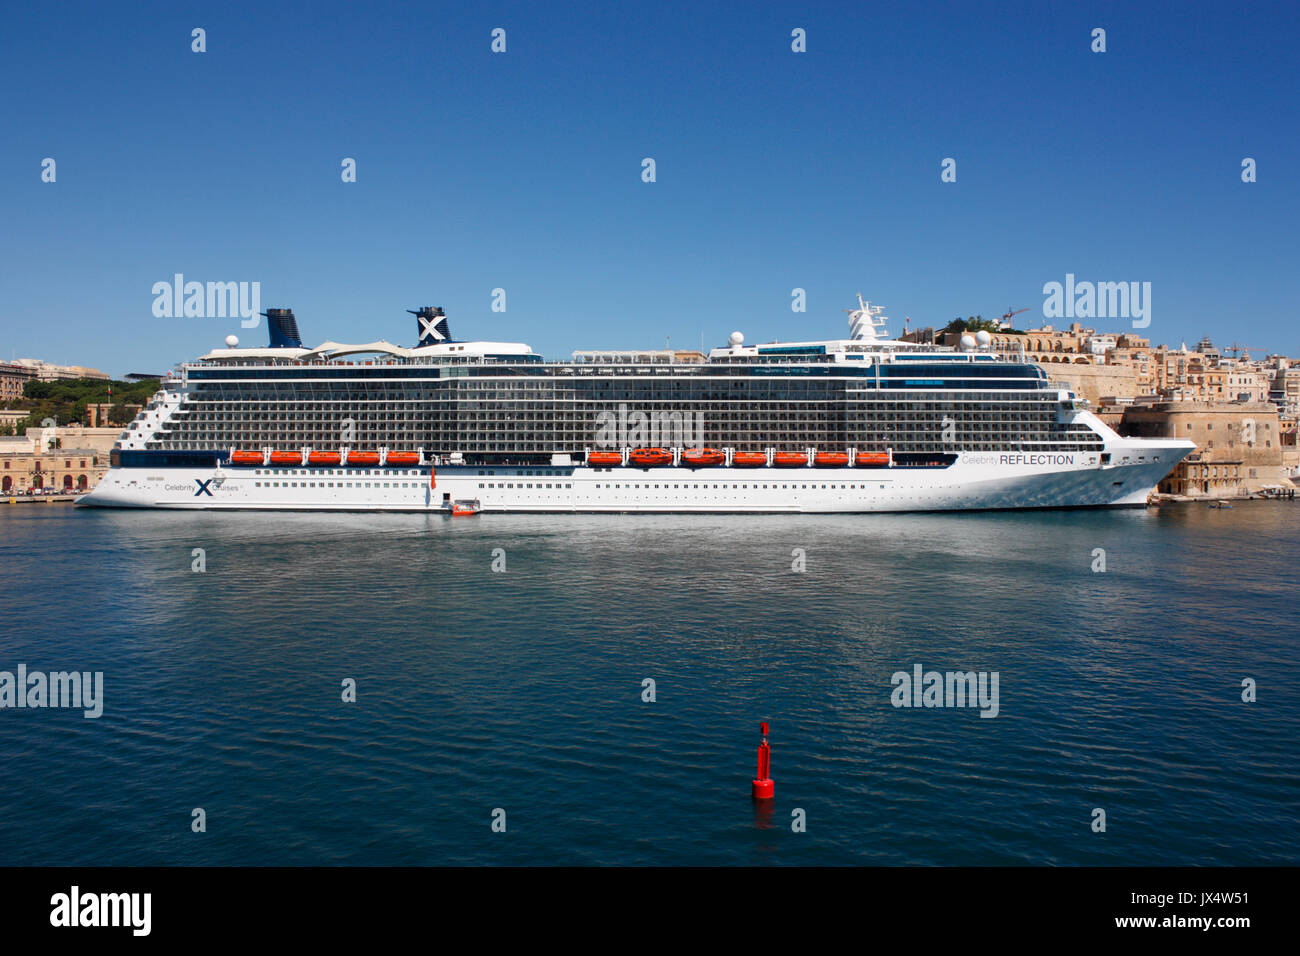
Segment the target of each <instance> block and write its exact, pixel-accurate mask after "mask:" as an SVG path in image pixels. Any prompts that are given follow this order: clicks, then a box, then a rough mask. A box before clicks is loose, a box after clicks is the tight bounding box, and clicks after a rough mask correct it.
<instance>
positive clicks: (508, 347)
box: [178, 295, 1023, 374]
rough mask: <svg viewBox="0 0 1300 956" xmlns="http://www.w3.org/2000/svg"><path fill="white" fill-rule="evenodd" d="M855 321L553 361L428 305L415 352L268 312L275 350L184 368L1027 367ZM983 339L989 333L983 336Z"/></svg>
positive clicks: (859, 315)
mask: <svg viewBox="0 0 1300 956" xmlns="http://www.w3.org/2000/svg"><path fill="white" fill-rule="evenodd" d="M845 311H846V312H848V314H849V331H850V337H849V338H846V339H822V340H815V341H803V342H777V341H773V342H765V343H761V344H757V345H746V344H745V343H744V336H743V335H742V334H741V333H740V332H733V333H731V335H730V337H729V339H728V343H727V344H726V345H725V346H722V347H720V348H714V349H711V350H710V351H709V352H708V353H707V354H705V353H704V352H702V351H695V350H683V349H678V350H673V349H669V348H663V349H603V350H579V351H575V352H574V353H573V354H572V358H571V359H570V360H568V361H552V362H548V361H546V360H545V359H544V358H543V357H542V356H541V355H539V354H537V353H535V352H534V351H533V350H532V348H531V347H530V346H528V345H526V344H524V343H522V342H491V341H471V342H461V341H455V340H453V339H452V338H451V332H450V329H449V327H448V325H447V319H446V315H445V313H444V312H443V311H442V309H440V308H435V307H432V306H426V307H424V308H423V309H421V310H419V311H418V312H413V313H412V314H414V315H416V316H417V317H418V320H419V332H420V341H419V344H418V345H416V346H413V347H405V346H401V345H395V344H393V343H392V342H388V341H386V340H383V339H380V340H376V341H373V342H364V343H358V344H347V343H342V342H334V341H327V342H323V343H321V344H320V345H318V346H316V347H315V348H307V347H305V346H303V345H302V342H301V340H300V339H299V338H298V334H297V323H296V320H295V319H294V317H293V313H292V310H288V309H271V310H268V318H269V319H270V320H271V322H270V327H271V343H270V344H269V345H268V346H265V347H261V348H257V347H254V348H249V347H241V346H240V345H239V342H238V339H236V338H235V336H233V335H232V336H228V337H227V339H226V347H225V348H216V349H213V350H211V351H210V352H208V353H206V354H204V355H201V356H199V357H198V358H197V359H195V360H194V361H192V362H189V363H185V364H184V365H182V366H178V371H179V372H181V373H182V374H183V373H184V370H186V369H204V368H207V369H211V368H213V367H214V366H215V367H224V368H230V367H256V368H268V367H275V368H282V369H283V368H287V367H294V368H303V367H309V368H311V367H314V368H322V367H329V368H333V369H362V368H367V367H371V368H372V367H374V366H401V367H406V368H410V367H423V368H429V367H440V366H463V365H528V366H530V367H537V366H545V367H551V368H556V369H559V368H574V369H577V370H578V371H579V372H580V373H582V372H587V373H590V372H613V371H614V370H615V369H628V370H635V369H637V368H639V367H646V366H649V367H651V368H652V369H653V371H654V372H656V373H664V372H667V371H669V370H670V369H671V370H673V371H676V372H680V373H689V372H697V373H698V372H702V371H705V370H707V369H709V368H715V369H718V368H731V369H734V368H736V367H737V366H760V365H761V366H769V367H770V366H773V365H777V366H780V365H817V366H823V367H825V366H839V367H843V368H845V369H851V368H852V367H853V366H858V367H860V368H865V367H869V366H871V365H893V364H906V363H909V362H917V361H925V362H936V363H945V364H947V363H951V364H952V365H954V366H955V365H957V364H958V363H976V362H978V363H986V362H1012V363H1017V364H1023V361H1022V360H1018V359H1016V358H1013V357H1010V356H1001V355H998V354H996V353H994V352H992V351H991V350H989V348H988V347H987V346H988V343H987V342H980V341H978V340H977V337H971V336H966V337H963V340H962V346H961V348H958V349H953V348H950V347H947V346H940V345H932V344H924V343H919V342H906V341H899V340H894V339H889V338H887V337H886V335H885V329H884V326H885V321H886V320H885V318H884V317H883V316H882V315H881V312H882V311H883V310H882V309H881V307H880V306H872V305H870V304H869V303H868V302H866V301H865V300H863V298H862V296H861V295H859V296H858V308H857V309H851V310H849V309H846V310H845ZM979 334H980V335H983V334H984V333H979Z"/></svg>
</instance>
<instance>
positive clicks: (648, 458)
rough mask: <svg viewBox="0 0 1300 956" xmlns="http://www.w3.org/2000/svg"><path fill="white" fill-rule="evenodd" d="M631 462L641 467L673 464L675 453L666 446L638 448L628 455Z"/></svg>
mask: <svg viewBox="0 0 1300 956" xmlns="http://www.w3.org/2000/svg"><path fill="white" fill-rule="evenodd" d="M627 460H628V462H629V463H631V464H633V465H637V466H638V467H641V468H653V467H655V466H658V465H671V464H672V461H673V453H672V452H670V451H669V450H668V449H666V448H637V449H636V450H634V451H633V452H632V453H631V454H630V455H628V456H627Z"/></svg>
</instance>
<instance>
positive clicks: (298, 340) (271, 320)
mask: <svg viewBox="0 0 1300 956" xmlns="http://www.w3.org/2000/svg"><path fill="white" fill-rule="evenodd" d="M262 314H263V315H264V316H266V328H267V330H268V331H269V332H270V334H271V348H273V349H300V348H302V336H300V335H299V334H298V320H297V319H295V318H294V317H293V309H267V310H266V311H265V312H263V313H262Z"/></svg>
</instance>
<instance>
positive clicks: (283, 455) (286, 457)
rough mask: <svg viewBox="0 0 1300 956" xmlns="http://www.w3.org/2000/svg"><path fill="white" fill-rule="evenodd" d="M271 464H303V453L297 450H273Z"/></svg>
mask: <svg viewBox="0 0 1300 956" xmlns="http://www.w3.org/2000/svg"><path fill="white" fill-rule="evenodd" d="M271 464H273V465H301V464H302V453H301V452H296V451H273V452H271Z"/></svg>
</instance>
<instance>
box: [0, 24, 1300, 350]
mask: <svg viewBox="0 0 1300 956" xmlns="http://www.w3.org/2000/svg"><path fill="white" fill-rule="evenodd" d="M1298 22H1300V18H1297V16H1296V12H1295V6H1294V5H1293V4H1291V5H1277V6H1273V5H1269V4H1263V3H1260V4H1250V5H1246V6H1244V7H1243V6H1241V5H1236V4H1228V3H1222V4H1203V3H1167V4H1128V3H1114V4H1090V3H1070V4H1066V3H1027V4H1017V3H987V4H984V3H973V2H966V3H930V4H927V3H874V2H873V3H870V4H857V3H852V4H851V3H844V4H816V3H747V4H739V3H734V4H709V3H681V4H673V3H659V2H656V3H653V4H637V5H632V4H601V5H599V6H596V5H590V6H586V5H582V6H579V5H573V6H568V5H558V4H557V5H550V4H541V3H520V4H501V3H496V4H493V3H488V4H484V5H477V4H460V3H458V4H445V5H444V4H435V3H428V2H422V3H401V4H383V3H378V4H362V3H329V2H322V3H303V4H274V3H268V4H265V5H263V4H242V3H240V4H235V3H221V4H186V3H170V4H146V3H138V4H116V5H106V4H89V3H86V4H79V3H66V4H52V3H51V4H12V5H10V6H9V7H8V8H7V10H6V14H5V26H4V35H3V38H2V39H0V77H2V78H3V90H4V92H3V94H0V128H2V129H3V130H4V138H3V146H2V147H0V219H2V221H3V230H2V231H0V263H2V265H0V319H2V321H3V331H4V335H3V337H0V357H2V358H6V359H7V358H9V357H11V356H20V357H22V356H31V357H38V358H45V359H48V360H51V361H60V362H69V363H76V364H85V365H93V366H98V367H100V368H102V369H104V370H105V371H109V372H112V373H115V374H122V373H126V372H131V371H161V370H165V369H166V368H169V367H170V366H171V365H172V364H174V363H176V362H178V361H182V360H185V359H187V358H191V357H193V356H195V355H198V354H200V353H202V352H204V351H206V350H207V349H208V348H210V347H212V346H214V345H217V344H219V343H220V341H221V339H222V338H224V336H226V335H227V334H229V333H231V332H234V333H236V334H239V335H240V336H241V338H242V340H243V342H244V343H245V344H263V342H264V341H265V328H264V325H263V326H262V327H259V328H257V329H250V330H244V329H240V328H239V322H238V320H237V319H236V320H230V319H217V318H202V319H200V318H189V319H185V318H163V319H159V318H155V317H154V316H153V314H152V311H151V307H152V304H153V295H152V293H151V287H152V285H153V283H155V282H158V281H168V280H170V278H171V276H172V275H173V274H174V273H177V272H180V273H183V274H184V275H185V276H186V278H187V279H191V280H198V281H257V282H260V283H261V290H262V306H263V307H264V308H265V307H267V306H288V307H292V308H293V309H294V310H295V312H296V314H297V317H298V321H299V325H300V327H301V328H302V331H303V336H304V338H305V339H306V340H307V341H308V342H309V343H315V342H318V341H323V340H325V339H331V338H332V339H336V340H340V341H369V340H371V339H374V338H386V339H389V340H390V341H394V342H397V343H399V344H408V345H409V344H414V331H415V328H414V327H415V321H414V319H413V318H412V317H411V316H409V315H407V314H406V313H405V312H404V311H403V310H405V309H407V308H415V307H417V306H419V305H424V304H434V305H442V306H444V307H445V308H446V309H447V312H448V315H449V316H450V318H451V324H452V329H453V332H454V333H455V334H456V336H457V337H458V338H462V339H464V338H489V339H496V340H506V341H525V342H528V343H529V344H531V345H532V346H533V347H534V349H537V350H538V351H541V352H542V353H544V354H546V355H548V356H551V357H566V356H567V355H568V353H569V352H570V351H571V350H572V349H575V348H614V347H661V346H662V345H663V344H664V342H665V339H666V337H667V338H670V340H671V342H672V344H673V345H674V346H679V347H698V345H699V344H700V339H701V335H703V338H704V342H705V345H706V346H711V345H717V344H722V342H723V341H724V340H725V338H726V335H727V334H728V333H729V332H730V331H731V330H732V329H741V330H742V331H743V332H744V333H745V335H746V338H747V340H749V341H751V342H753V341H766V340H770V339H774V338H777V339H783V340H791V339H798V338H810V337H839V336H841V335H842V334H844V333H845V331H846V329H847V325H846V324H845V321H846V317H845V315H844V313H843V312H842V311H841V309H843V308H847V307H848V306H849V305H851V304H852V303H853V300H854V295H855V293H856V292H858V291H859V290H861V291H862V292H863V293H864V294H865V295H866V296H867V297H868V298H870V299H871V300H872V301H873V302H878V303H880V304H883V305H884V306H886V308H887V310H888V315H889V316H890V318H891V320H892V324H891V326H890V329H891V331H892V332H899V331H901V330H902V323H903V317H904V316H905V315H907V316H910V317H911V319H912V325H913V327H915V326H919V325H925V324H943V323H946V322H947V321H949V320H950V319H952V318H953V317H955V316H958V315H961V316H966V315H971V314H976V313H981V314H983V315H985V316H991V315H997V314H1000V313H1001V312H1002V311H1004V310H1005V309H1007V308H1008V307H1015V308H1025V307H1028V308H1030V309H1031V312H1029V313H1027V314H1026V315H1023V316H1020V317H1019V321H1020V322H1021V323H1022V325H1023V323H1024V320H1026V319H1029V320H1030V322H1031V324H1032V323H1041V322H1043V321H1045V320H1044V319H1043V318H1042V303H1043V299H1044V296H1043V293H1042V287H1043V284H1044V283H1046V282H1050V281H1058V282H1059V281H1063V280H1064V277H1065V275H1066V274H1067V273H1073V274H1075V275H1076V276H1077V278H1078V279H1079V280H1092V281H1143V282H1151V284H1152V321H1151V326H1150V328H1148V329H1146V330H1145V332H1144V334H1148V335H1149V336H1150V337H1151V338H1152V339H1153V341H1155V342H1167V343H1169V344H1172V345H1176V344H1178V343H1179V342H1180V341H1182V340H1187V341H1188V343H1189V344H1191V343H1193V342H1194V341H1195V340H1196V339H1197V338H1199V337H1200V336H1201V335H1204V334H1209V335H1211V336H1213V337H1214V338H1215V340H1216V341H1217V342H1218V343H1219V344H1222V345H1226V344H1230V343H1231V342H1233V341H1239V342H1241V343H1242V344H1244V345H1247V346H1252V347H1255V348H1258V349H1264V350H1268V351H1283V352H1287V353H1289V354H1291V355H1300V327H1298V325H1297V316H1296V300H1297V295H1296V293H1297V288H1296V287H1297V281H1296V276H1297V275H1298V274H1300V269H1297V267H1296V261H1295V260H1296V250H1297V242H1296V223H1297V221H1298V219H1300V217H1298V216H1297V213H1300V208H1298V207H1300V201H1298V200H1300V189H1297V184H1296V179H1295V173H1294V168H1295V165H1296V163H1297V161H1298V160H1297V158H1298V157H1300V148H1298V147H1300V142H1298V141H1300V133H1298V131H1300V123H1298V122H1297V119H1298V117H1297V82H1296V67H1297V54H1296V52H1295V51H1296V50H1297V49H1298V48H1300V36H1297V34H1298V33H1300V29H1298V26H1297V24H1298ZM194 27H203V28H204V29H205V30H206V31H207V52H206V53H202V54H196V53H193V52H191V50H190V42H191V41H190V31H191V29H192V28H194ZM495 27H501V28H504V29H505V30H506V41H507V51H506V53H504V54H493V53H492V52H491V50H490V42H491V37H490V33H491V30H492V29H493V28H495ZM795 27H801V28H803V29H804V30H806V32H807V47H808V50H807V52H806V53H802V54H796V53H794V52H792V51H791V49H790V43H791V39H790V32H791V30H792V29H794V28H795ZM1094 27H1103V28H1105V29H1106V31H1107V52H1105V53H1103V54H1096V53H1093V52H1091V50H1090V43H1091V37H1090V33H1091V30H1092V29H1093V28H1094ZM1247 156H1249V157H1252V158H1254V159H1255V160H1256V162H1257V164H1258V182H1255V183H1251V184H1246V183H1243V182H1242V181H1241V175H1240V174H1241V161H1242V159H1243V158H1244V157H1247ZM45 157H53V158H54V159H55V160H56V162H57V182H55V183H52V184H51V183H43V182H41V178H40V173H41V160H42V159H43V158H45ZM344 157H352V158H355V159H356V161H357V182H355V183H347V184H345V183H343V182H341V180H340V163H341V161H342V159H343V158H344ZM644 157H653V158H654V160H655V162H656V167H657V169H656V172H657V181H656V182H654V183H644V182H642V181H641V161H642V159H643V158H644ZM945 157H952V158H954V159H955V160H956V161H957V181H956V182H955V183H943V182H941V181H940V163H941V161H942V160H943V159H944V158H945ZM498 287H500V288H503V289H505V290H506V304H507V310H506V311H505V312H504V313H496V312H493V311H492V310H491V302H492V299H491V291H492V289H494V288H498ZM796 287H799V288H803V289H806V290H807V304H808V310H807V312H806V313H803V314H796V313H794V312H792V311H791V309H790V301H791V298H790V296H791V290H792V289H793V288H796ZM1057 324H1058V325H1060V324H1061V323H1060V322H1058V323H1057ZM1091 324H1094V325H1096V326H1098V327H1100V328H1104V329H1109V330H1113V331H1123V330H1125V329H1126V328H1127V327H1128V325H1129V323H1128V322H1127V321H1126V320H1121V319H1098V320H1096V321H1095V322H1093V323H1091Z"/></svg>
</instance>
